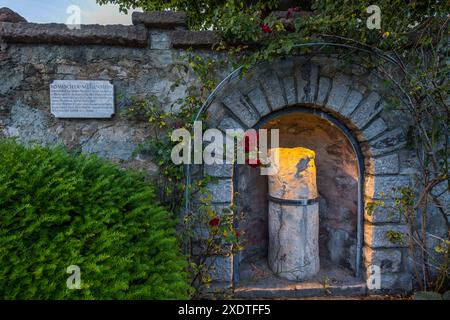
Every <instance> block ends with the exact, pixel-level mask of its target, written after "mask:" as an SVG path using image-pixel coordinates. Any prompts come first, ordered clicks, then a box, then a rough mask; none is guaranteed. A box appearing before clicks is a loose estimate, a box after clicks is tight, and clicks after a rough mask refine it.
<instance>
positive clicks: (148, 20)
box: [132, 11, 187, 29]
mask: <svg viewBox="0 0 450 320" xmlns="http://www.w3.org/2000/svg"><path fill="white" fill-rule="evenodd" d="M132 21H133V24H134V25H139V24H143V25H145V26H146V27H147V28H161V29H176V28H187V15H186V12H183V11H150V12H133V14H132Z"/></svg>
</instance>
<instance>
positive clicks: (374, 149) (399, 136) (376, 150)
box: [369, 128, 406, 156]
mask: <svg viewBox="0 0 450 320" xmlns="http://www.w3.org/2000/svg"><path fill="white" fill-rule="evenodd" d="M369 145H370V153H371V154H372V155H373V156H379V155H382V154H386V153H390V152H392V151H395V150H399V149H401V148H403V147H404V146H405V145H406V137H405V134H404V133H403V130H402V129H401V128H397V129H394V130H392V131H387V132H385V133H383V134H382V135H381V136H380V137H378V138H375V139H374V140H371V141H370V142H369Z"/></svg>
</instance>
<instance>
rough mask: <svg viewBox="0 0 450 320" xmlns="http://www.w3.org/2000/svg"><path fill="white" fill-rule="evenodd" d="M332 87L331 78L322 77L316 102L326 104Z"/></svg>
mask: <svg viewBox="0 0 450 320" xmlns="http://www.w3.org/2000/svg"><path fill="white" fill-rule="evenodd" d="M330 89H331V79H330V78H327V77H320V79H319V88H318V91H317V99H316V103H317V104H318V105H321V106H323V105H325V103H326V102H327V98H328V94H329V93H330Z"/></svg>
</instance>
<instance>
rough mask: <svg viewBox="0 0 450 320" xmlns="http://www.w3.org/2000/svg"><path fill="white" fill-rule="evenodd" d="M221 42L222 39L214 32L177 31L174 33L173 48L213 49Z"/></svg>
mask: <svg viewBox="0 0 450 320" xmlns="http://www.w3.org/2000/svg"><path fill="white" fill-rule="evenodd" d="M219 42H220V38H219V37H218V36H217V34H216V33H214V32H212V31H186V30H176V31H174V32H173V33H172V47H173V48H207V49H211V48H212V47H213V46H214V45H215V44H217V43H219Z"/></svg>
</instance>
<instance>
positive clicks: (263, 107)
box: [247, 86, 271, 117]
mask: <svg viewBox="0 0 450 320" xmlns="http://www.w3.org/2000/svg"><path fill="white" fill-rule="evenodd" d="M247 97H248V100H249V101H250V103H252V104H253V106H255V108H256V110H258V112H259V114H260V115H261V116H262V117H263V116H265V115H268V114H269V113H270V111H271V110H270V107H269V105H268V104H267V100H266V97H265V96H264V93H263V91H262V90H261V88H260V87H259V86H257V87H256V88H254V89H253V90H251V91H250V92H249V93H248V94H247Z"/></svg>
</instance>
